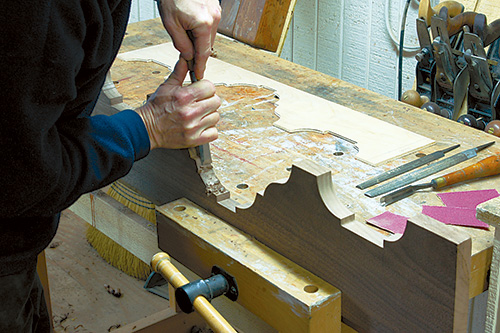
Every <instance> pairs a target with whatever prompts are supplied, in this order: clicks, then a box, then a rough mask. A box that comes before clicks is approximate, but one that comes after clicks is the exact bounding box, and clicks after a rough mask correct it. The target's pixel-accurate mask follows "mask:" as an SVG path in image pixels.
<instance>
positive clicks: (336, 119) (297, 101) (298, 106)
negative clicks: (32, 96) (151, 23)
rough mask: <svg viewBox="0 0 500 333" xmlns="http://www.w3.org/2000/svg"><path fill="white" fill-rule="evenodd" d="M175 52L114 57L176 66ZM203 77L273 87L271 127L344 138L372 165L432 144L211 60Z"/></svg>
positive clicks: (158, 49)
mask: <svg viewBox="0 0 500 333" xmlns="http://www.w3.org/2000/svg"><path fill="white" fill-rule="evenodd" d="M178 56H179V55H178V51H176V50H175V49H174V47H173V45H172V44H171V43H167V44H162V45H156V46H151V47H148V48H144V49H139V50H136V51H131V52H127V53H123V54H120V55H119V56H118V58H119V59H121V60H125V61H133V60H134V61H137V60H142V61H156V62H160V63H165V64H174V63H175V62H176V61H177V59H178ZM205 77H206V78H207V79H209V80H211V81H212V82H214V83H224V84H228V85H234V84H252V85H257V86H266V87H269V88H271V89H274V90H275V91H277V93H278V95H279V96H280V100H279V102H278V108H277V111H276V113H277V114H278V115H279V117H280V119H279V120H278V121H277V122H276V123H275V126H277V127H279V128H281V129H283V130H286V131H288V132H296V131H316V132H321V133H330V134H333V135H335V136H338V137H340V138H344V139H346V140H348V141H350V142H352V143H355V144H356V146H357V148H358V149H359V153H358V154H357V155H356V158H357V159H359V160H361V161H363V162H366V163H368V164H370V165H379V164H382V163H384V162H386V161H388V160H390V159H393V158H396V157H398V156H401V155H404V154H407V153H409V152H411V151H414V150H417V149H421V148H423V147H425V146H428V145H431V144H433V143H434V141H433V140H431V139H428V138H426V137H423V136H421V135H418V134H415V133H413V132H410V131H408V130H405V129H403V128H401V127H397V126H395V125H392V124H389V123H387V122H384V121H382V120H379V119H376V118H373V117H370V116H367V115H365V114H363V113H360V112H357V111H354V110H352V109H349V108H347V107H345V106H342V105H340V104H336V103H333V102H330V101H327V100H325V99H323V98H320V97H317V96H314V95H312V94H308V93H306V92H304V91H301V90H298V89H295V88H292V87H290V86H287V85H284V84H282V83H279V82H277V81H274V80H271V79H269V78H266V77H264V76H261V75H258V74H255V73H252V72H250V71H247V70H244V69H242V68H239V67H237V66H233V65H231V64H228V63H225V62H222V61H220V60H217V59H214V58H210V59H209V60H208V64H207V70H206V72H205Z"/></svg>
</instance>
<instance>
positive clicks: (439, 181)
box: [431, 155, 500, 189]
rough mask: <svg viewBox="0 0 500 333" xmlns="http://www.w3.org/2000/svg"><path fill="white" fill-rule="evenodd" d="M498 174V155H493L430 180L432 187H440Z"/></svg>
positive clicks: (499, 164) (499, 162)
mask: <svg viewBox="0 0 500 333" xmlns="http://www.w3.org/2000/svg"><path fill="white" fill-rule="evenodd" d="M497 174H500V155H493V156H490V157H487V158H485V159H484V160H481V161H479V162H477V163H476V164H472V165H470V166H468V167H466V168H464V169H462V170H458V171H455V172H452V173H449V174H447V175H444V176H442V177H439V178H435V179H433V180H432V181H431V183H432V187H433V188H435V189H437V188H442V187H445V186H448V185H452V184H456V183H460V182H464V181H466V180H470V179H476V178H481V177H487V176H493V175H497Z"/></svg>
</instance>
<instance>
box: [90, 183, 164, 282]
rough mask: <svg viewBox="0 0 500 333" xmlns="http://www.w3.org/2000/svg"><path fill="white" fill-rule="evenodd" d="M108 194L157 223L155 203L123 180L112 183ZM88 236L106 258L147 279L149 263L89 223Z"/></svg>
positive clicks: (117, 265) (129, 273) (130, 273)
mask: <svg viewBox="0 0 500 333" xmlns="http://www.w3.org/2000/svg"><path fill="white" fill-rule="evenodd" d="M108 195H109V196H110V197H112V198H113V199H115V200H116V201H118V202H120V203H121V204H123V205H124V206H126V207H128V208H130V209H131V210H133V211H134V212H135V213H136V214H137V215H139V216H141V217H143V218H145V219H146V220H148V221H149V222H151V223H154V224H156V210H155V205H154V204H153V203H152V202H151V201H149V200H147V199H146V198H144V197H142V196H140V195H139V194H137V193H136V192H135V191H133V190H132V189H130V188H129V187H128V186H126V185H125V184H123V183H122V182H120V181H116V182H114V183H113V184H111V186H110V187H109V190H108ZM86 236H87V241H88V242H89V243H90V245H92V247H93V248H94V249H95V250H96V251H97V253H99V255H100V256H101V257H102V258H103V259H104V260H106V261H107V262H108V263H109V264H111V265H112V266H114V267H116V268H118V269H119V270H121V271H122V272H124V273H125V274H127V275H130V276H133V277H135V278H137V279H141V280H146V279H147V277H148V276H149V274H150V273H151V267H150V266H149V265H148V264H146V263H144V262H143V261H141V260H140V259H139V258H137V257H136V256H134V255H133V254H132V253H130V252H129V251H127V250H125V249H124V248H123V247H122V246H121V245H119V244H118V243H116V242H115V241H113V240H112V239H111V238H109V237H108V236H106V235H104V234H103V233H102V232H100V231H99V230H97V229H96V228H95V227H93V226H91V225H89V227H88V228H87V234H86Z"/></svg>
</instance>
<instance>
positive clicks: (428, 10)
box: [418, 0, 464, 27]
mask: <svg viewBox="0 0 500 333" xmlns="http://www.w3.org/2000/svg"><path fill="white" fill-rule="evenodd" d="M443 7H446V8H448V15H449V16H450V17H454V16H457V15H458V14H460V13H462V12H463V11H464V5H462V4H461V3H459V2H456V1H443V2H440V3H438V4H437V5H436V6H434V8H433V7H431V1H430V0H420V5H419V7H418V17H419V18H421V19H423V20H424V21H425V23H427V26H428V27H429V26H430V25H431V17H432V16H434V15H437V14H438V13H439V11H440V10H441V8H443Z"/></svg>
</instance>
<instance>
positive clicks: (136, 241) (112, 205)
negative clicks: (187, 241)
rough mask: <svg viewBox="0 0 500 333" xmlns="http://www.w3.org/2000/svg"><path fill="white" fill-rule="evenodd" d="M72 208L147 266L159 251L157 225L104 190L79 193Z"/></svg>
mask: <svg viewBox="0 0 500 333" xmlns="http://www.w3.org/2000/svg"><path fill="white" fill-rule="evenodd" d="M71 210H72V211H73V212H74V213H75V214H76V215H78V216H80V217H81V218H82V219H83V220H85V221H86V222H87V223H89V224H91V225H92V226H94V227H95V228H97V229H98V230H99V231H101V232H102V233H104V234H105V235H106V236H108V237H109V238H111V239H112V240H114V241H115V242H117V243H118V244H119V245H121V246H122V247H123V248H124V249H125V250H127V251H129V252H130V253H132V254H134V255H135V256H136V257H137V258H139V259H140V260H142V261H143V262H145V263H147V264H148V265H149V263H150V262H151V258H152V257H153V255H154V254H155V253H157V252H159V251H160V249H159V248H158V243H157V240H156V238H157V236H156V226H155V225H154V224H152V223H151V222H149V221H148V220H146V219H144V218H142V217H141V216H139V215H137V214H136V213H135V212H134V211H132V210H131V209H129V208H127V207H125V206H124V205H122V204H121V203H119V202H118V201H116V200H115V199H113V198H111V197H110V196H108V195H107V194H106V193H104V192H103V191H97V192H94V193H92V194H85V195H83V196H81V197H80V199H78V201H77V202H75V203H74V204H73V205H72V206H71Z"/></svg>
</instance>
